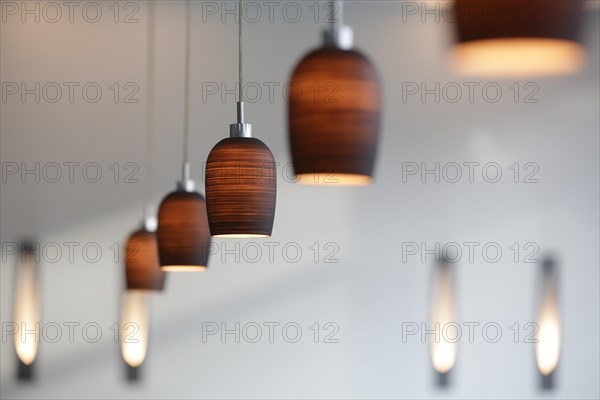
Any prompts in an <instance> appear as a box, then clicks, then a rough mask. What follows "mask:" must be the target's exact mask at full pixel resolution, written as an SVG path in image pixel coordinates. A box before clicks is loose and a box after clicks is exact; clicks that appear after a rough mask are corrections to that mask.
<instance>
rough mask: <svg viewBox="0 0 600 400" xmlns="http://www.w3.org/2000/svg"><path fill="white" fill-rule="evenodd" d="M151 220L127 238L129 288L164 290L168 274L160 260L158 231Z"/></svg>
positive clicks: (126, 272) (126, 253)
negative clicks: (162, 268) (162, 267)
mask: <svg viewBox="0 0 600 400" xmlns="http://www.w3.org/2000/svg"><path fill="white" fill-rule="evenodd" d="M151 224H152V220H149V221H147V222H146V224H144V226H143V227H142V228H141V229H139V230H137V231H135V232H134V233H132V234H131V236H129V239H127V246H126V247H125V277H126V280H127V289H128V290H149V291H162V290H163V289H164V287H165V278H166V274H165V273H164V271H162V270H161V268H160V263H159V261H158V246H157V243H156V233H155V232H154V228H153V227H152V226H151Z"/></svg>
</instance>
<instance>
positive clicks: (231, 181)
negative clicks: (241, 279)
mask: <svg viewBox="0 0 600 400" xmlns="http://www.w3.org/2000/svg"><path fill="white" fill-rule="evenodd" d="M242 5H243V3H242V0H240V2H239V100H240V101H239V102H238V103H237V123H235V124H231V125H230V128H229V135H230V137H229V138H226V139H223V140H221V141H220V142H219V143H218V144H217V145H216V146H215V147H214V148H213V149H212V151H211V152H210V154H209V156H208V160H207V163H206V171H205V172H206V175H205V177H206V206H207V211H208V222H209V224H210V233H211V234H212V236H215V237H229V238H252V237H269V236H271V232H272V230H273V220H274V217H275V201H276V195H277V180H276V173H275V158H274V157H273V154H272V153H271V151H270V150H269V148H268V147H267V145H266V144H264V143H263V142H262V141H260V140H259V139H256V138H253V137H252V125H251V124H248V123H246V122H245V120H244V100H243V81H242V54H243V51H242V49H243V47H242V44H243V40H242V39H243V36H242V22H243V15H242V10H243V7H242Z"/></svg>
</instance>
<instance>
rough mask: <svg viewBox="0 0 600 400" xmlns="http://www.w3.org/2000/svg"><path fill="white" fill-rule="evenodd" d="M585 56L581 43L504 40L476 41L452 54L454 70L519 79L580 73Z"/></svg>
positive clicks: (468, 43) (457, 48) (524, 39)
mask: <svg viewBox="0 0 600 400" xmlns="http://www.w3.org/2000/svg"><path fill="white" fill-rule="evenodd" d="M585 54H586V52H585V49H584V48H583V46H582V45H580V44H579V43H576V42H573V41H569V40H561V39H543V38H505V39H485V40H473V41H467V42H463V43H459V44H456V45H455V46H454V48H453V50H452V62H453V64H454V67H455V70H456V71H457V72H459V73H462V74H466V75H477V76H484V77H492V76H493V77H507V78H518V77H528V76H553V75H562V74H570V73H575V72H577V71H579V70H580V69H581V68H582V66H583V65H584V63H585V58H586V56H585Z"/></svg>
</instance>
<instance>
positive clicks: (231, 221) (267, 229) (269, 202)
mask: <svg viewBox="0 0 600 400" xmlns="http://www.w3.org/2000/svg"><path fill="white" fill-rule="evenodd" d="M276 195H277V176H276V173H275V159H274V158H273V154H271V151H270V150H269V148H268V147H267V146H266V145H265V144H264V143H263V142H261V141H260V140H258V139H256V138H251V137H250V138H248V137H234V138H227V139H223V140H221V141H220V142H219V143H217V145H216V146H215V147H214V148H213V149H212V151H211V152H210V154H209V156H208V161H207V163H206V206H207V211H208V221H209V224H210V232H211V234H212V235H213V236H219V237H240V238H243V237H269V236H271V232H272V230H273V219H274V217H275V200H276Z"/></svg>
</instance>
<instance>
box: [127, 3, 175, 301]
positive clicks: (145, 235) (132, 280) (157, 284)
mask: <svg viewBox="0 0 600 400" xmlns="http://www.w3.org/2000/svg"><path fill="white" fill-rule="evenodd" d="M155 15H156V12H155V4H154V2H150V3H148V38H147V47H148V48H147V52H146V55H147V62H146V69H147V70H146V87H147V88H148V94H147V109H146V184H147V185H146V204H145V206H144V223H143V224H142V227H141V228H140V229H139V230H137V231H135V232H134V233H132V234H131V235H130V236H129V239H127V245H126V247H125V278H126V283H127V289H128V290H149V291H162V290H163V288H164V286H165V277H166V274H165V273H164V272H163V271H161V269H160V263H159V261H158V247H157V244H156V234H155V230H156V219H155V218H154V217H153V216H151V215H150V214H151V213H150V212H149V211H150V206H149V203H150V199H151V198H152V194H153V192H154V168H153V159H154V43H155V23H156V22H155Z"/></svg>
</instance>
